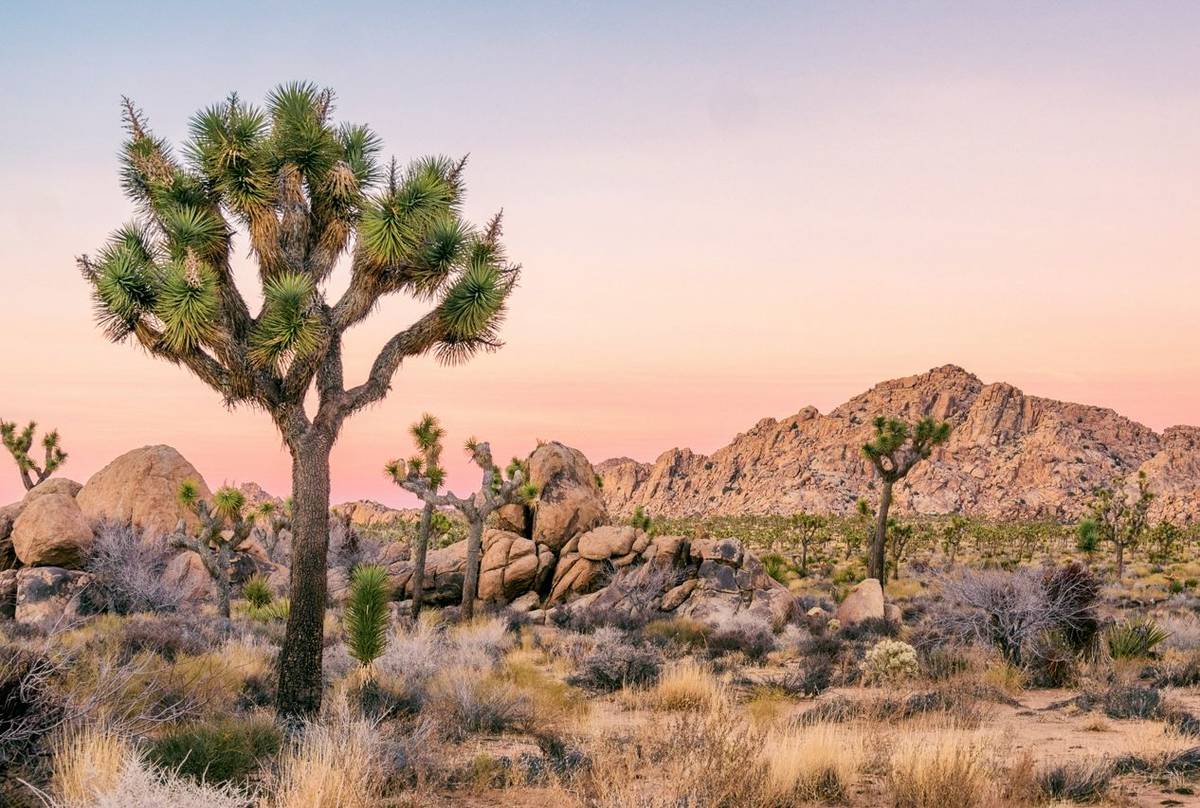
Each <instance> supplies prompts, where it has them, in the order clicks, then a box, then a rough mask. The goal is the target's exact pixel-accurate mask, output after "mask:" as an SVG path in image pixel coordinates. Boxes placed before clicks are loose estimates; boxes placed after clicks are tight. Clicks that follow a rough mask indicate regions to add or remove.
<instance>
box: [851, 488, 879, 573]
mask: <svg viewBox="0 0 1200 808" xmlns="http://www.w3.org/2000/svg"><path fill="white" fill-rule="evenodd" d="M874 518H875V509H874V508H872V507H871V503H870V502H868V501H867V498H866V497H859V498H858V499H857V500H856V501H855V503H854V525H853V526H852V527H851V528H850V529H849V531H848V532H847V533H846V558H847V559H849V558H850V556H852V555H854V554H855V553H857V552H858V548H860V547H862V540H863V536H864V535H866V534H868V533H869V532H870V526H871V520H872V519H874Z"/></svg>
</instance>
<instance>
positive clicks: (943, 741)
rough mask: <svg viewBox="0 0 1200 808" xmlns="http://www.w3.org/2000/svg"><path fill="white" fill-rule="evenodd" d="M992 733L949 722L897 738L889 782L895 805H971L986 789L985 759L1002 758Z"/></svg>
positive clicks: (929, 807) (981, 799) (988, 788)
mask: <svg viewBox="0 0 1200 808" xmlns="http://www.w3.org/2000/svg"><path fill="white" fill-rule="evenodd" d="M997 740H998V739H996V738H995V737H991V736H988V735H986V734H982V733H979V732H975V731H970V730H964V729H961V728H959V727H956V726H954V725H948V726H945V727H942V728H935V729H932V730H929V731H921V730H918V729H916V728H913V731H911V732H908V733H906V734H905V735H903V736H900V737H899V738H897V739H896V741H895V743H894V745H893V747H892V751H891V755H890V756H889V760H888V780H889V783H890V785H891V790H892V799H893V803H894V805H895V806H896V808H970V806H975V805H984V804H986V800H987V799H988V795H989V793H990V792H991V790H992V789H991V782H990V766H989V761H991V760H995V759H998V758H1001V757H1002V755H1001V750H999V749H997V748H996V745H997Z"/></svg>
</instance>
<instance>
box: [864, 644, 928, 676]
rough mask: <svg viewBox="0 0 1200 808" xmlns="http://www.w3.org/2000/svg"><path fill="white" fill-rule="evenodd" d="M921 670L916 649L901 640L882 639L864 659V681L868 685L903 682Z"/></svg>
mask: <svg viewBox="0 0 1200 808" xmlns="http://www.w3.org/2000/svg"><path fill="white" fill-rule="evenodd" d="M919 672H920V666H919V664H918V663H917V651H916V649H915V648H913V647H912V646H911V645H909V644H908V643H905V642H900V641H899V640H887V639H884V640H880V641H879V642H877V643H875V645H873V646H872V647H871V650H869V651H867V653H866V656H865V657H863V661H862V674H863V683H864V684H868V685H881V684H895V683H897V682H903V681H905V680H908V679H912V678H915V677H916V675H917V674H918V673H919Z"/></svg>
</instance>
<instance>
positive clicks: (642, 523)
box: [629, 505, 653, 532]
mask: <svg viewBox="0 0 1200 808" xmlns="http://www.w3.org/2000/svg"><path fill="white" fill-rule="evenodd" d="M629 524H631V525H632V526H633V527H636V528H637V529H638V530H644V531H647V532H649V530H650V526H651V525H652V524H653V520H652V519H651V518H650V514H648V513H646V509H645V508H643V507H642V506H641V505H637V506H634V509H633V516H631V517H629Z"/></svg>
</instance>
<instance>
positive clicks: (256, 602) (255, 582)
mask: <svg viewBox="0 0 1200 808" xmlns="http://www.w3.org/2000/svg"><path fill="white" fill-rule="evenodd" d="M242 597H244V598H245V599H246V600H248V601H249V602H250V605H251V606H255V607H258V608H262V607H263V606H266V605H267V604H268V603H270V602H271V600H272V599H273V598H272V595H271V587H270V586H268V585H267V579H266V578H264V577H263V576H262V575H255V576H253V577H252V578H250V580H248V581H246V583H244V584H243V585H242Z"/></svg>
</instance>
